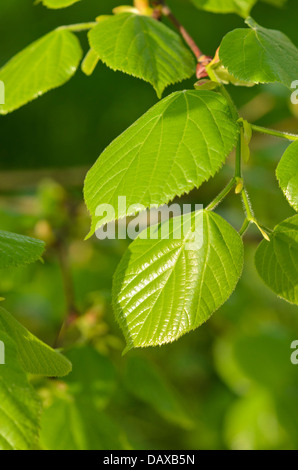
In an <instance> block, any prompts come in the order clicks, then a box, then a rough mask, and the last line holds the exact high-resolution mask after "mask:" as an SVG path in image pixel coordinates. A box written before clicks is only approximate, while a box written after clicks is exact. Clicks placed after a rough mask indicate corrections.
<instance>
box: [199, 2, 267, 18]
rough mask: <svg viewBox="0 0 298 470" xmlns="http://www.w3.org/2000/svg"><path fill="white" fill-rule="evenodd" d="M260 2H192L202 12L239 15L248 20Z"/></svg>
mask: <svg viewBox="0 0 298 470" xmlns="http://www.w3.org/2000/svg"><path fill="white" fill-rule="evenodd" d="M257 1H258V0H192V2H193V4H194V5H195V6H196V7H198V8H200V9H201V10H207V11H211V12H213V13H237V14H238V15H240V16H243V17H244V18H246V17H247V16H248V15H249V14H250V11H251V9H252V7H253V6H254V5H255V4H256V3H257Z"/></svg>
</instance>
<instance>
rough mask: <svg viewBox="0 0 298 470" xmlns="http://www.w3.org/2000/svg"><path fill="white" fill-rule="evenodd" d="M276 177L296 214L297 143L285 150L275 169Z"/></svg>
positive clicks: (297, 207) (297, 195)
mask: <svg viewBox="0 0 298 470" xmlns="http://www.w3.org/2000/svg"><path fill="white" fill-rule="evenodd" d="M276 176H277V179H278V181H279V184H280V187H281V189H282V190H283V192H284V194H285V196H286V198H287V199H288V201H289V203H290V204H291V206H293V207H294V209H295V210H296V211H297V212H298V142H294V143H293V144H291V145H290V146H289V147H288V148H287V150H286V152H285V153H284V155H283V157H282V159H281V161H280V163H279V165H278V167H277V170H276Z"/></svg>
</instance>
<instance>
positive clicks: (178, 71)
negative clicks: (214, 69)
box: [89, 13, 195, 97]
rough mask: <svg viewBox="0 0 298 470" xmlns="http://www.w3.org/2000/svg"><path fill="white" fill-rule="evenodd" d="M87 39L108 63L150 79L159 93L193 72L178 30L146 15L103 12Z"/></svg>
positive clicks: (112, 67)
mask: <svg viewBox="0 0 298 470" xmlns="http://www.w3.org/2000/svg"><path fill="white" fill-rule="evenodd" d="M89 41H90V45H91V48H92V49H94V51H95V52H96V53H97V54H98V56H99V58H100V59H101V60H102V61H103V62H104V63H105V64H106V65H107V66H108V67H110V68H111V69H113V70H120V71H121V72H125V73H127V74H129V75H133V76H134V77H137V78H141V79H143V80H145V81H146V82H149V83H151V85H153V87H154V89H155V90H156V93H157V95H158V96H159V97H161V95H162V92H163V90H164V89H165V88H166V87H167V86H168V85H170V84H172V83H177V82H181V81H182V80H184V79H186V78H189V77H191V76H192V75H194V73H195V61H194V58H193V57H192V55H191V53H190V52H189V51H188V49H186V47H185V46H184V44H183V42H182V40H181V39H180V37H179V36H178V34H176V33H175V32H174V31H172V30H171V29H170V28H168V27H167V26H165V25H164V24H163V23H160V22H159V21H156V20H155V19H153V18H151V17H149V16H143V15H135V14H133V13H121V14H118V15H115V16H103V17H101V18H100V21H99V23H98V25H97V26H96V27H95V28H93V29H92V30H91V31H90V32H89Z"/></svg>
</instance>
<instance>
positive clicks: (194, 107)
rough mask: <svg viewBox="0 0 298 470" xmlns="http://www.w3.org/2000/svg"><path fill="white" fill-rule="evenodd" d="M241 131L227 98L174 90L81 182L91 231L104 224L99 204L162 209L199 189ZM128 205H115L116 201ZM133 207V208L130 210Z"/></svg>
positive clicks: (123, 209)
mask: <svg viewBox="0 0 298 470" xmlns="http://www.w3.org/2000/svg"><path fill="white" fill-rule="evenodd" d="M238 133H239V127H238V124H237V123H236V122H235V121H234V120H233V119H232V116H231V112H230V109H229V107H228V104H227V102H226V100H225V99H224V98H223V97H222V96H221V95H220V94H218V93H215V92H212V91H205V90H202V91H182V92H176V93H173V94H171V95H170V96H168V97H167V98H165V99H164V100H162V101H161V102H159V103H158V104H157V105H155V106H154V107H153V108H151V109H150V110H149V111H148V112H147V113H146V114H144V116H142V117H141V118H140V119H139V120H138V121H136V122H135V123H134V124H133V125H132V126H131V127H130V128H129V129H127V130H126V131H125V132H124V133H123V134H122V135H120V136H119V137H118V138H117V139H116V140H114V142H112V144H111V145H110V146H109V147H107V148H106V150H105V151H104V152H103V153H102V155H101V156H100V158H99V159H98V161H97V162H96V163H95V165H94V166H93V167H92V168H91V170H90V171H89V173H88V175H87V178H86V181H85V201H86V204H87V207H88V209H89V211H90V214H91V215H92V229H91V233H90V234H92V233H94V231H95V229H96V228H98V227H100V226H101V225H102V223H103V222H102V221H101V219H100V217H99V215H98V214H97V215H96V211H97V207H98V206H99V205H100V204H111V205H112V207H113V208H115V210H116V211H117V212H118V213H117V214H116V215H113V214H111V213H110V214H107V217H106V218H105V223H108V222H110V221H112V220H115V218H121V217H123V216H125V215H131V214H133V213H135V212H136V210H138V208H139V209H140V210H142V209H143V207H142V206H145V207H149V206H150V205H155V206H160V205H161V204H165V203H167V202H169V201H170V200H172V199H173V198H174V197H175V196H181V195H182V194H183V193H186V192H189V191H190V190H192V189H193V188H194V187H199V186H200V185H201V184H202V183H203V182H204V181H207V180H208V179H209V178H210V177H211V176H213V175H214V174H215V173H216V172H217V171H218V170H219V169H220V168H221V166H222V164H223V163H224V161H225V160H226V157H227V156H228V155H229V153H230V152H231V150H232V149H233V147H234V145H235V143H236V140H237V136H238ZM119 196H125V197H126V207H122V206H121V207H118V197H119ZM132 204H134V205H135V207H134V208H130V209H129V206H131V205H132Z"/></svg>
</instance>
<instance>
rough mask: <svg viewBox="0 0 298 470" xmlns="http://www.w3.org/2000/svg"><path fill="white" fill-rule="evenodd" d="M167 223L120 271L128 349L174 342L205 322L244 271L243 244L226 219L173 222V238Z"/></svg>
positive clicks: (119, 311) (138, 245)
mask: <svg viewBox="0 0 298 470" xmlns="http://www.w3.org/2000/svg"><path fill="white" fill-rule="evenodd" d="M182 221H183V226H184V230H183V231H182V232H183V233H182V235H181V234H180V230H181V223H182ZM165 224H167V222H165V223H164V224H162V225H159V226H155V228H154V230H153V232H151V235H150V234H149V230H152V227H151V229H150V228H149V229H148V233H147V235H148V239H141V238H137V239H136V240H135V241H134V242H133V243H132V244H131V245H130V247H129V249H128V251H127V252H126V254H125V255H124V257H123V258H122V260H121V262H120V264H119V266H118V268H117V271H116V273H115V277H114V284H113V302H114V310H115V314H116V318H117V321H118V322H119V324H120V326H121V328H122V330H123V332H124V335H125V338H126V342H127V348H126V350H129V349H131V348H133V347H145V346H156V345H161V344H164V343H169V342H171V341H174V340H175V339H177V338H179V337H180V336H181V335H183V334H184V333H187V332H189V331H191V330H193V329H195V328H197V327H198V326H200V325H202V324H203V323H205V322H206V321H207V320H208V319H209V318H210V316H211V315H212V313H214V312H215V311H216V310H217V309H218V308H219V307H220V306H221V305H222V304H223V303H224V302H225V301H226V300H227V299H228V298H229V297H230V295H231V294H232V292H233V290H234V289H235V286H236V284H237V282H238V280H239V277H240V274H241V272H242V266H243V244H242V240H241V238H240V236H239V235H238V233H237V232H236V231H235V230H234V229H233V228H232V227H231V226H230V225H229V224H228V223H227V222H226V221H225V220H224V219H222V218H221V217H220V216H218V215H216V214H214V213H211V212H208V211H198V212H195V213H192V214H188V215H184V216H183V218H181V217H177V218H174V219H171V221H170V224H169V225H170V230H169V237H168V238H169V239H167V238H166V237H164V236H163V230H164V228H165ZM188 224H189V225H188ZM149 235H150V238H149Z"/></svg>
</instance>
